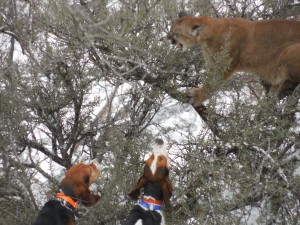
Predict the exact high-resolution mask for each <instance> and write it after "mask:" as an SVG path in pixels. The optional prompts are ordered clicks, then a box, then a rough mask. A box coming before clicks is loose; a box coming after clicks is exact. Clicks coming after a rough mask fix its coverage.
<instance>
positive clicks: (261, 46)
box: [168, 15, 300, 106]
mask: <svg viewBox="0 0 300 225" xmlns="http://www.w3.org/2000/svg"><path fill="white" fill-rule="evenodd" d="M168 39H170V40H171V41H172V43H173V44H176V45H177V46H178V47H180V48H181V49H183V50H186V49H187V48H189V47H190V46H193V45H200V46H201V50H202V53H203V55H204V58H205V60H206V64H207V67H208V68H213V67H214V66H216V64H215V58H214V57H212V56H213V55H217V54H218V53H219V52H221V51H222V50H223V49H224V48H228V53H229V58H230V65H229V69H228V70H227V71H226V72H225V73H224V74H220V78H218V79H217V80H220V81H221V82H220V83H222V81H223V82H224V81H225V80H227V79H228V78H229V77H231V76H232V74H233V73H235V72H238V71H240V72H250V73H253V74H255V75H256V76H257V77H259V78H260V79H262V80H264V81H265V82H266V83H267V87H268V89H269V91H270V92H273V93H275V94H276V95H277V96H278V97H283V95H284V94H285V92H286V91H287V90H293V89H295V87H297V85H298V84H299V83H300V22H297V21H291V20H260V21H249V20H246V19H241V18H227V19H225V18H211V17H207V16H201V17H192V16H186V15H184V16H183V17H181V18H179V19H178V20H176V21H175V22H174V23H173V24H172V26H171V30H170V32H169V34H168ZM215 86H216V85H212V84H210V81H208V82H207V84H205V85H204V86H203V87H202V88H195V89H193V90H192V92H191V95H192V101H191V103H192V104H194V106H199V105H200V104H202V103H203V101H205V100H206V99H208V98H209V97H210V96H211V95H212V91H213V89H215Z"/></svg>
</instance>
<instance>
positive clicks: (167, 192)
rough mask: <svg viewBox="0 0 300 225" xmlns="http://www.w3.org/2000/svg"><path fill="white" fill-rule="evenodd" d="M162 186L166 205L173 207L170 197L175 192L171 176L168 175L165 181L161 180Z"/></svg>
mask: <svg viewBox="0 0 300 225" xmlns="http://www.w3.org/2000/svg"><path fill="white" fill-rule="evenodd" d="M160 186H161V189H162V192H163V196H164V203H165V207H166V208H171V202H170V198H171V196H172V194H173V187H172V184H171V181H170V179H169V177H166V178H165V179H164V180H163V181H161V182H160Z"/></svg>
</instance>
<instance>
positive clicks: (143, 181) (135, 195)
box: [128, 177, 147, 200]
mask: <svg viewBox="0 0 300 225" xmlns="http://www.w3.org/2000/svg"><path fill="white" fill-rule="evenodd" d="M146 183H147V180H146V179H145V178H144V177H141V178H140V179H139V180H138V182H137V184H136V185H135V186H134V188H133V189H132V190H131V191H130V192H129V194H128V196H129V197H130V198H132V199H133V200H137V199H138V197H139V195H140V191H141V188H142V187H144V186H145V184H146Z"/></svg>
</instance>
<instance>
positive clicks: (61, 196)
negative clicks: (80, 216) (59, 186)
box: [56, 192, 78, 209]
mask: <svg viewBox="0 0 300 225" xmlns="http://www.w3.org/2000/svg"><path fill="white" fill-rule="evenodd" d="M56 197H57V198H60V199H63V200H65V201H66V202H68V203H69V204H70V205H71V206H72V207H73V208H75V209H77V208H78V203H77V202H75V201H74V200H73V199H72V198H71V197H69V196H66V195H65V194H64V193H62V192H57V193H56Z"/></svg>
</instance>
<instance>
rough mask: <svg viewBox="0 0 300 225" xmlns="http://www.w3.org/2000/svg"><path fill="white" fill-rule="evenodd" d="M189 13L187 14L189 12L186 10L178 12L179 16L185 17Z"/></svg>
mask: <svg viewBox="0 0 300 225" xmlns="http://www.w3.org/2000/svg"><path fill="white" fill-rule="evenodd" d="M187 15H188V14H187V12H186V11H180V12H179V13H178V18H181V17H184V16H187Z"/></svg>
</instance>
